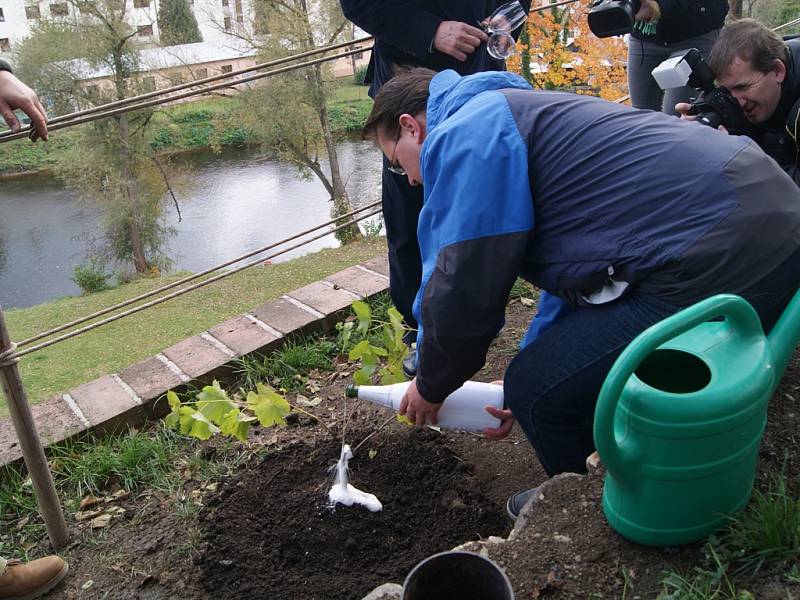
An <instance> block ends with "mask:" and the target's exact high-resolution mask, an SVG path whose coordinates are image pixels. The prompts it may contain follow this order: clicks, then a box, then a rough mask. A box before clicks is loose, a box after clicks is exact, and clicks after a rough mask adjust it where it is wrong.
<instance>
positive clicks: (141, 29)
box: [136, 25, 153, 37]
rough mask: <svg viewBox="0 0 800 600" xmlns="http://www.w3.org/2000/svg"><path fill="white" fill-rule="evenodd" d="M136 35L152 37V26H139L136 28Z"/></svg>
mask: <svg viewBox="0 0 800 600" xmlns="http://www.w3.org/2000/svg"><path fill="white" fill-rule="evenodd" d="M136 35H138V36H139V37H151V36H152V35H153V26H152V25H138V26H137V27H136Z"/></svg>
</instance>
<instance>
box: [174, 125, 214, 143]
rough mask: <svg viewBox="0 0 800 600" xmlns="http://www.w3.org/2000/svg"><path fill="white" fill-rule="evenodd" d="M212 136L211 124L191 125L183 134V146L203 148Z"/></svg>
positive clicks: (212, 128) (212, 126) (212, 127)
mask: <svg viewBox="0 0 800 600" xmlns="http://www.w3.org/2000/svg"><path fill="white" fill-rule="evenodd" d="M213 134H214V125H213V123H192V124H190V125H189V127H188V129H187V130H185V131H184V132H183V135H182V136H181V137H182V138H183V145H184V146H186V147H189V148H205V147H206V146H208V145H209V144H210V143H211V137H212V136H213Z"/></svg>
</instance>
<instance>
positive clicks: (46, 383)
mask: <svg viewBox="0 0 800 600" xmlns="http://www.w3.org/2000/svg"><path fill="white" fill-rule="evenodd" d="M385 249H386V244H385V240H384V239H383V238H372V239H367V240H364V241H362V242H357V243H353V244H349V245H347V246H345V247H342V248H334V249H326V250H321V251H319V252H316V253H314V254H310V255H308V256H304V257H301V258H298V259H295V260H292V261H289V262H286V263H280V264H274V265H269V266H265V267H260V266H259V267H252V268H250V269H247V270H245V271H242V272H240V273H237V274H235V275H232V276H231V277H228V278H226V279H223V280H221V281H218V282H216V283H213V284H211V285H209V286H207V287H204V288H200V289H198V290H195V291H192V292H189V293H188V294H186V295H185V296H180V297H178V298H175V299H173V300H170V301H168V302H166V303H164V304H161V305H159V306H156V307H153V308H150V309H147V310H145V311H143V312H141V313H137V314H134V315H131V316H129V317H125V318H124V319H121V320H119V321H115V322H113V323H110V324H108V325H105V326H103V327H100V328H98V329H95V330H92V331H90V332H88V333H85V334H83V335H81V336H78V337H76V338H72V339H69V340H66V341H64V342H60V343H58V344H55V345H53V346H50V347H48V348H44V349H42V350H40V351H38V352H34V353H32V354H29V355H27V356H24V357H23V358H22V359H21V360H20V370H21V373H22V379H23V382H24V384H25V389H26V390H27V392H28V397H29V399H30V401H31V402H32V403H37V402H41V401H42V400H45V399H47V398H50V397H52V396H54V395H56V394H58V393H63V392H66V391H68V390H69V389H70V388H73V387H75V386H76V385H79V384H81V383H85V382H87V381H91V380H93V379H95V378H97V377H99V376H101V375H105V374H107V373H114V372H118V371H120V370H122V369H124V368H125V367H127V366H128V365H130V364H133V363H135V362H137V361H139V360H141V359H143V358H145V357H147V356H149V355H151V354H155V353H157V352H160V351H161V350H163V349H164V348H168V347H169V346H171V345H172V344H175V343H176V342H178V341H180V340H182V339H184V338H187V337H190V336H192V335H195V334H197V333H200V332H201V331H204V330H206V329H208V328H209V327H212V326H214V325H216V324H217V323H220V322H222V321H225V320H226V319H228V318H230V317H232V316H234V315H237V314H240V313H242V312H246V311H248V310H250V309H252V308H254V307H256V306H258V305H259V304H262V303H264V302H266V301H268V300H271V299H273V298H276V297H278V296H280V295H282V294H285V293H286V292H289V291H291V290H294V289H297V288H300V287H302V286H304V285H306V284H308V283H311V282H313V281H318V280H320V279H323V278H324V277H325V276H327V275H329V274H331V273H335V272H337V271H340V270H342V269H345V268H347V267H349V266H351V265H354V264H356V263H359V262H363V261H364V260H366V259H368V258H371V257H373V256H376V255H378V254H380V253H382V252H385ZM180 277H181V276H180V275H172V276H167V277H161V278H157V279H143V280H140V281H136V282H133V283H130V284H126V285H124V286H121V287H118V288H115V289H112V290H108V291H105V292H99V293H96V294H90V295H87V296H79V297H67V298H61V299H59V300H55V301H53V302H48V303H46V304H41V305H38V306H33V307H30V308H22V309H11V310H8V311H6V312H5V313H4V315H5V320H6V323H7V325H8V328H9V330H10V332H11V339H13V340H22V339H25V338H27V337H30V336H31V335H34V334H36V333H37V332H40V331H44V330H46V329H49V328H51V327H54V326H57V325H60V324H62V323H66V322H68V321H71V320H73V319H75V318H78V317H81V316H84V315H87V314H91V313H93V312H95V311H97V310H100V309H102V308H104V307H107V306H111V305H113V304H116V303H118V302H120V301H122V300H124V299H127V298H131V297H134V296H137V295H139V294H142V293H144V292H146V291H148V290H151V289H154V288H156V287H160V286H162V285H164V284H166V283H168V282H170V281H174V280H176V279H179V278H180ZM0 402H1V403H0V416H5V415H6V414H7V409H6V406H5V401H4V400H2V398H0Z"/></svg>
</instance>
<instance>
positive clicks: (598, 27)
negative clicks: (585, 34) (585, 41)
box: [588, 0, 641, 38]
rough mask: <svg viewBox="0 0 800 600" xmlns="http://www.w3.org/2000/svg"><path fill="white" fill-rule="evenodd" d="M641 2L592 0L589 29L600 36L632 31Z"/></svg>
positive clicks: (634, 0)
mask: <svg viewBox="0 0 800 600" xmlns="http://www.w3.org/2000/svg"><path fill="white" fill-rule="evenodd" d="M640 4H641V3H640V0H592V2H591V4H589V15H588V20H589V29H591V31H592V33H593V34H595V35H596V36H597V37H599V38H605V37H611V36H612V35H624V34H626V33H630V32H631V29H633V23H634V19H633V16H634V15H635V14H636V13H637V12H639V6H640Z"/></svg>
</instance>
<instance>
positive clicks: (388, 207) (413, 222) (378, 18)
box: [340, 0, 531, 371]
mask: <svg viewBox="0 0 800 600" xmlns="http://www.w3.org/2000/svg"><path fill="white" fill-rule="evenodd" d="M505 1H506V0H340V4H341V7H342V11H343V13H344V15H345V16H346V17H347V18H348V19H350V20H351V21H352V22H353V23H355V24H356V25H358V26H359V27H360V28H361V29H363V30H364V31H367V32H369V33H370V34H371V35H374V36H375V46H374V47H373V49H372V55H371V57H370V62H369V68H368V71H367V79H366V81H367V82H368V83H369V84H370V87H369V95H370V96H371V97H373V98H374V97H375V94H377V93H378V90H380V88H381V86H383V84H384V83H386V82H387V81H389V80H390V79H391V78H392V77H394V75H395V71H396V70H397V69H398V68H400V69H403V68H409V67H427V68H429V69H433V70H435V71H442V70H444V69H454V70H456V71H458V72H459V73H461V74H462V75H467V74H470V73H478V72H480V71H503V70H505V63H504V62H503V61H502V60H498V59H496V58H492V57H491V56H490V55H489V53H488V52H487V51H486V40H487V39H488V36H487V35H486V33H485V32H484V31H483V29H482V28H481V26H480V22H481V21H483V20H484V19H486V17H488V16H489V15H490V14H491V13H492V12H494V10H495V9H496V8H497V7H499V6H501V5H502V4H504V3H505ZM520 4H521V5H522V6H523V8H524V9H525V10H526V11H527V10H529V9H530V7H531V0H520ZM381 201H382V206H383V220H384V224H385V227H386V242H387V245H388V250H389V273H390V275H391V284H390V293H391V296H392V302H394V304H395V306H396V307H397V309H398V310H399V311H400V313H401V314H402V315H403V317H404V318H405V320H406V323H407V324H408V325H409V326H410V327H411V328H412V329H416V327H417V324H416V320H415V318H414V315H413V312H412V308H411V307H412V303H413V301H414V294H416V292H417V289H419V282H420V277H421V274H422V266H421V261H420V256H419V246H418V244H417V237H416V229H417V219H418V217H419V211H420V209H421V207H422V190H421V189H419V188H413V187H410V186H409V185H408V183H407V182H406V181H405V178H403V177H399V176H398V175H397V174H396V173H394V172H393V171H392V170H391V169H390V168H389V165H388V163H387V162H386V161H384V164H383V175H382V181H381ZM415 337H416V336H415V335H414V334H413V333H410V334H409V335H408V336H407V339H406V342H407V343H411V342H412V341H414V339H415ZM414 368H415V367H414V360H413V356H412V357H411V359H410V360H409V361H406V369H407V370H408V371H413V370H414Z"/></svg>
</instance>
